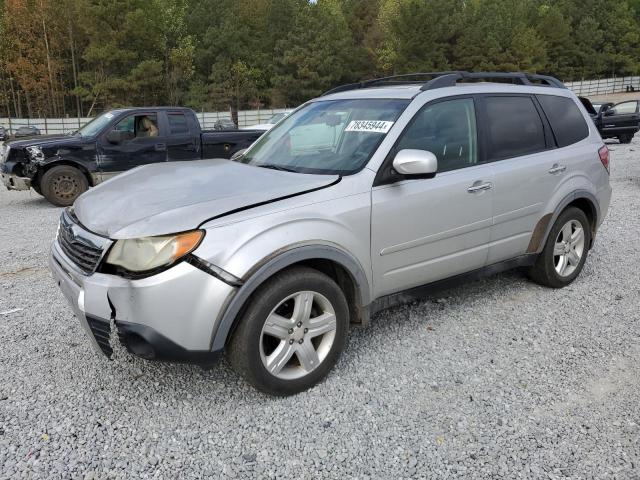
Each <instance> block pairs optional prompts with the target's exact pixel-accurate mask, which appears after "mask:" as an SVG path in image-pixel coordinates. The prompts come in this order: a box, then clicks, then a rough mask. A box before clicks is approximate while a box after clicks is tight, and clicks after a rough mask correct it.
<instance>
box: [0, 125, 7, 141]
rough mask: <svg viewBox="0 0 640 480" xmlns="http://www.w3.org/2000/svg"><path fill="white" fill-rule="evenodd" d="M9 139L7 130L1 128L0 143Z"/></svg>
mask: <svg viewBox="0 0 640 480" xmlns="http://www.w3.org/2000/svg"><path fill="white" fill-rule="evenodd" d="M6 139H7V130H6V129H5V128H4V127H0V142H3V141H5V140H6Z"/></svg>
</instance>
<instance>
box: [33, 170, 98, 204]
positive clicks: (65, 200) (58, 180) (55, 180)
mask: <svg viewBox="0 0 640 480" xmlns="http://www.w3.org/2000/svg"><path fill="white" fill-rule="evenodd" d="M40 188H41V189H42V195H44V197H45V198H46V199H47V200H49V201H50V202H51V203H53V204H54V205H58V206H59V207H66V206H68V205H71V204H73V202H74V201H75V199H76V198H78V195H80V194H81V193H82V192H85V191H86V190H87V189H88V188H89V182H88V181H87V178H86V177H85V176H84V175H83V174H82V172H81V171H80V170H78V169H77V168H74V167H71V166H69V165H59V166H57V167H53V168H51V169H50V170H47V171H46V172H45V173H44V175H42V180H41V181H40Z"/></svg>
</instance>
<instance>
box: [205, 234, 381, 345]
mask: <svg viewBox="0 0 640 480" xmlns="http://www.w3.org/2000/svg"><path fill="white" fill-rule="evenodd" d="M305 260H329V261H333V262H335V263H337V264H339V265H340V266H342V267H343V268H344V269H345V270H346V271H347V272H348V273H349V274H350V276H351V278H352V280H353V282H354V285H355V291H356V297H357V303H358V304H359V306H360V307H362V308H363V309H365V310H366V311H367V312H368V310H367V309H366V307H367V306H368V305H369V304H370V303H371V289H370V285H369V281H368V280H367V276H366V274H365V272H364V269H363V268H362V265H361V264H360V262H359V261H358V260H357V259H356V258H355V257H354V256H353V255H351V254H350V253H348V252H345V251H344V250H342V249H340V248H338V247H335V246H331V245H300V246H292V247H291V248H288V249H286V250H284V251H280V252H277V253H276V254H275V255H272V256H270V257H267V258H266V259H264V260H263V261H262V262H261V263H259V264H258V265H256V267H255V268H253V269H252V270H251V271H250V272H249V273H248V274H247V275H246V276H245V278H244V284H243V285H242V287H240V288H239V289H238V290H237V291H236V293H235V294H234V296H233V298H231V299H230V301H229V303H228V304H227V307H226V308H225V310H224V311H223V313H222V315H221V318H220V320H219V321H218V322H217V324H218V325H217V328H216V329H215V331H214V333H213V338H212V342H211V350H212V351H217V350H222V349H223V348H224V346H225V345H226V343H227V340H228V338H229V335H230V333H231V332H232V329H233V327H234V326H235V325H236V320H237V319H238V315H239V314H240V313H241V311H242V308H243V307H244V306H245V304H246V302H247V300H248V299H249V298H250V297H251V295H252V294H253V292H255V290H256V289H258V287H260V286H261V285H262V284H263V283H264V282H265V281H266V280H268V279H269V278H271V277H272V276H273V275H275V274H276V273H278V272H279V271H281V270H283V269H285V268H287V267H289V266H291V265H295V264H297V263H300V262H303V261H305Z"/></svg>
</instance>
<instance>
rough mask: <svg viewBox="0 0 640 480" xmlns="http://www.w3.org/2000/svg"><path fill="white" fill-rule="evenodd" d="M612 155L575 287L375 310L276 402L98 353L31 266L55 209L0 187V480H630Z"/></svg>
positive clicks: (630, 150) (44, 245)
mask: <svg viewBox="0 0 640 480" xmlns="http://www.w3.org/2000/svg"><path fill="white" fill-rule="evenodd" d="M610 147H611V149H612V150H613V152H612V183H613V186H614V199H613V202H612V206H611V209H610V211H609V216H608V218H607V220H606V222H605V224H604V225H603V227H602V229H601V231H600V233H599V235H598V239H597V242H596V246H595V249H594V250H593V251H592V252H591V255H590V257H589V260H588V262H587V264H586V267H585V270H584V271H583V273H582V275H581V277H580V278H579V279H578V280H577V281H576V282H575V283H574V284H573V285H571V286H570V287H568V288H565V289H563V290H549V289H545V288H542V287H539V286H536V285H534V284H532V283H530V282H529V281H527V280H526V279H525V278H524V277H523V276H522V275H520V274H519V273H516V272H513V273H507V274H503V275H499V276H495V277H492V278H488V279H485V280H481V281H476V282H473V283H468V284H465V285H464V286H461V287H459V288H457V289H454V290H449V291H446V292H443V293H441V294H440V295H439V296H437V297H434V298H431V299H427V300H425V301H423V302H417V303H414V304H411V305H408V306H403V307H399V308H395V309H393V310H389V311H387V312H383V313H381V314H379V315H377V316H376V317H375V318H374V319H373V322H372V325H371V326H370V327H369V328H367V329H360V330H355V331H353V332H352V334H351V336H350V344H349V346H348V348H347V351H346V353H345V355H344V356H343V358H342V360H341V361H340V363H339V364H338V366H337V368H335V369H334V370H333V372H332V373H331V374H330V376H329V378H328V379H327V380H326V381H325V382H324V383H322V384H320V385H318V386H317V387H316V388H314V389H313V390H311V391H308V392H305V393H302V394H300V395H298V396H295V397H292V398H286V399H274V398H270V397H267V396H265V395H262V394H260V393H257V392H256V391H254V390H253V389H252V388H250V387H249V386H247V385H245V384H244V383H243V382H242V381H241V380H240V379H239V378H238V377H237V376H236V375H235V374H234V373H233V372H232V371H231V370H230V368H229V367H228V365H227V364H226V363H225V362H224V361H223V362H222V363H221V364H220V365H219V366H218V367H217V368H215V369H213V370H209V371H204V370H202V369H200V368H199V367H194V366H182V365H169V364H159V363H151V362H145V361H142V360H137V359H134V358H132V357H129V356H126V355H123V354H122V353H121V352H117V354H116V358H115V360H113V361H109V360H107V359H105V358H103V357H101V356H98V355H97V354H96V353H94V352H93V350H91V348H90V346H89V342H88V341H87V339H86V338H85V337H84V333H83V331H82V330H81V327H80V325H79V324H78V322H77V320H76V319H75V318H74V317H73V315H72V312H71V309H70V308H69V307H68V306H67V304H66V302H65V300H64V299H63V297H62V294H61V293H60V292H59V291H58V289H57V288H56V287H55V285H54V284H53V281H52V280H51V279H50V276H49V272H48V270H47V267H46V259H47V251H48V246H49V243H50V241H51V240H52V238H53V236H54V234H55V230H56V224H57V221H58V215H59V213H60V209H58V208H54V207H52V206H50V205H49V204H48V203H47V202H45V201H44V199H42V198H41V197H39V196H38V195H37V194H35V193H34V192H31V193H28V192H7V191H5V190H4V189H0V222H1V225H2V227H1V228H0V258H1V259H2V260H1V264H0V287H1V289H0V342H1V346H0V378H1V380H0V478H2V479H4V478H7V479H8V478H11V479H14V478H25V477H28V478H100V479H102V478H123V479H124V478H183V479H184V478H276V477H277V478H286V477H292V478H359V479H363V478H387V479H388V478H408V477H413V478H575V479H579V478H636V479H637V478H640V440H639V439H640V388H639V386H638V384H639V379H640V342H639V337H640V335H639V328H640V295H639V293H640V292H639V291H640V280H639V277H638V266H639V261H640V238H639V235H638V233H639V232H640V214H639V212H640V158H639V157H638V152H640V140H638V139H636V140H635V141H634V143H633V144H631V145H627V146H622V145H618V144H617V143H616V142H615V141H612V142H611V145H610ZM14 309H19V310H17V311H13V312H12V310H14Z"/></svg>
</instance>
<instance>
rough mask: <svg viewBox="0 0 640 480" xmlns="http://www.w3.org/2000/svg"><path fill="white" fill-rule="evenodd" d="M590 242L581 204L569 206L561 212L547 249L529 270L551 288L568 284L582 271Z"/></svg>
mask: <svg viewBox="0 0 640 480" xmlns="http://www.w3.org/2000/svg"><path fill="white" fill-rule="evenodd" d="M589 245H591V226H590V223H589V219H588V218H587V216H586V215H585V213H584V212H583V211H582V210H580V209H579V208H576V207H569V208H567V209H566V210H565V211H563V212H562V213H561V214H560V215H559V216H558V219H557V220H556V223H554V224H553V227H552V228H551V231H550V232H549V237H548V238H547V243H546V244H545V247H544V250H542V253H540V255H539V256H538V259H537V260H536V263H535V264H534V265H533V266H532V267H531V268H530V269H529V270H528V272H527V273H528V275H529V277H530V278H531V279H532V280H533V281H535V282H536V283H539V284H540V285H544V286H547V287H552V288H562V287H564V286H566V285H569V284H570V283H571V282H573V281H574V280H575V279H576V277H577V276H578V275H579V274H580V272H581V271H582V267H583V266H584V262H585V261H586V260H587V254H588V252H589Z"/></svg>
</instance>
